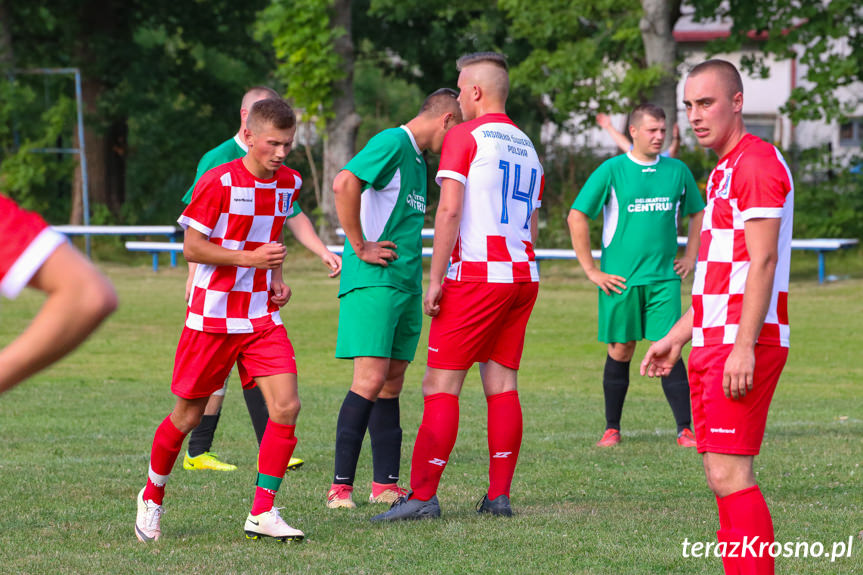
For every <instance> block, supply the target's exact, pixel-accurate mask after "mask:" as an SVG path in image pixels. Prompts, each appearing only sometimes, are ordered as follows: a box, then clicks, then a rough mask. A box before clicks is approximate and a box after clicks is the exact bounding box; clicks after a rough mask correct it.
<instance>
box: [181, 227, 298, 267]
mask: <svg viewBox="0 0 863 575" xmlns="http://www.w3.org/2000/svg"><path fill="white" fill-rule="evenodd" d="M286 253H287V250H286V249H285V246H284V245H283V244H280V243H275V242H273V243H268V244H264V245H262V246H260V247H258V248H257V249H255V250H252V251H250V250H229V249H227V248H223V247H222V246H219V245H216V244H214V243H212V242H211V241H210V240H208V239H207V236H205V235H204V234H202V233H201V232H199V231H198V230H196V229H194V228H188V229H186V235H185V239H184V241H183V255H184V256H185V258H186V260H187V261H189V262H194V263H198V264H209V265H214V266H239V267H246V268H257V269H261V270H271V269H276V268H277V267H280V266H281V265H282V262H283V261H284V259H285V254H286Z"/></svg>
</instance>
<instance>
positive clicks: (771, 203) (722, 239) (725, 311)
mask: <svg viewBox="0 0 863 575" xmlns="http://www.w3.org/2000/svg"><path fill="white" fill-rule="evenodd" d="M793 214H794V183H793V181H792V179H791V172H790V170H789V169H788V165H787V164H786V163H785V159H784V158H783V157H782V154H781V153H780V152H779V150H777V149H776V147H775V146H773V145H772V144H768V143H767V142H764V141H763V140H761V139H760V138H757V137H755V136H753V135H751V134H747V135H746V136H744V137H743V139H742V140H741V141H740V142H739V143H738V144H737V146H735V147H734V149H733V150H731V151H730V152H729V153H728V154H726V155H725V156H724V157H723V158H721V159H720V160H719V163H718V164H717V166H716V168H714V169H713V172H711V174H710V178H709V180H708V182H707V208H705V210H704V223H703V224H702V228H701V246H700V249H699V250H698V264H697V265H696V268H695V279H694V283H693V285H692V308H693V312H694V316H693V327H692V345H693V346H696V347H699V346H708V345H721V344H733V343H734V340H735V339H736V337H737V329H738V327H739V324H740V315H741V311H742V308H743V290H744V287H745V286H746V277H747V274H748V273H749V262H750V258H749V252H748V251H747V249H746V238H745V236H744V233H743V224H744V222H746V221H747V220H750V219H753V218H780V219H781V223H780V229H779V245H778V248H779V251H778V254H779V260H778V262H777V263H776V272H775V276H774V279H773V295H772V296H771V298H770V307H769V308H768V310H767V316H766V318H765V320H764V327H762V329H761V333H760V334H759V336H758V343H759V344H762V345H774V346H782V347H788V339H789V333H790V328H789V326H788V274H789V266H790V262H791V226H792V220H793Z"/></svg>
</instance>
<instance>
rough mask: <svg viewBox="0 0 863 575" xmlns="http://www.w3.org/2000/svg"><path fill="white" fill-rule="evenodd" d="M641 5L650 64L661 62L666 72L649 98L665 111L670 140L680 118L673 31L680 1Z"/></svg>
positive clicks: (662, 0)
mask: <svg viewBox="0 0 863 575" xmlns="http://www.w3.org/2000/svg"><path fill="white" fill-rule="evenodd" d="M641 7H642V9H643V10H644V14H643V15H642V17H641V22H640V23H639V28H640V29H641V39H642V41H643V42H644V52H645V56H646V57H647V65H648V66H653V65H658V66H659V67H660V68H661V69H662V71H663V76H662V79H661V80H660V82H659V85H658V86H656V88H654V90H653V93H652V94H650V95H649V100H650V102H651V103H653V104H656V105H657V106H661V107H662V109H663V110H665V114H666V126H667V127H668V134H669V138H668V140H667V141H670V134H671V128H672V126H673V125H674V123H675V122H676V121H677V80H678V77H677V43H676V42H675V41H674V36H672V32H673V30H674V24H675V23H676V22H677V19H678V18H680V0H641ZM645 96H648V95H647V94H645Z"/></svg>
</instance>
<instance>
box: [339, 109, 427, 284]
mask: <svg viewBox="0 0 863 575" xmlns="http://www.w3.org/2000/svg"><path fill="white" fill-rule="evenodd" d="M344 169H345V170H348V171H349V172H351V173H352V174H353V175H355V176H356V177H357V178H359V179H360V180H361V181H362V182H363V186H364V188H363V194H362V200H361V207H360V222H361V223H362V227H363V238H364V239H365V240H367V241H372V242H379V241H385V240H389V241H391V242H393V243H394V244H396V246H397V248H396V252H397V253H398V259H396V260H394V261H392V262H390V263H389V265H388V266H387V267H383V266H379V265H373V264H368V263H366V262H364V261H362V260H361V259H360V258H358V257H357V255H356V253H355V252H354V249H353V247H352V246H351V244H350V242H349V241H345V251H344V253H343V254H342V277H341V284H340V286H339V297H341V296H343V295H345V294H346V293H348V292H350V291H351V290H354V289H357V288H361V287H372V286H390V287H394V288H396V289H399V290H401V291H404V292H407V293H416V294H418V293H422V227H423V222H424V221H425V209H426V163H425V159H424V158H423V156H422V152H420V149H419V147H418V146H417V143H416V140H414V137H413V134H411V132H410V130H408V129H407V128H406V127H405V126H402V127H400V128H390V129H389V130H384V131H383V132H380V133H379V134H377V135H376V136H375V137H373V138H372V139H371V140H369V143H368V144H366V147H365V148H363V149H362V150H361V151H360V153H359V154H357V155H356V156H354V158H353V159H352V160H351V161H350V162H348V164H347V165H346V166H345V167H344Z"/></svg>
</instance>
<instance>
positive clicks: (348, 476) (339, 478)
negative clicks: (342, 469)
mask: <svg viewBox="0 0 863 575" xmlns="http://www.w3.org/2000/svg"><path fill="white" fill-rule="evenodd" d="M350 478H351V476H350V475H346V476H345V477H341V476H339V475H336V481H345V480H347V479H350Z"/></svg>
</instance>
